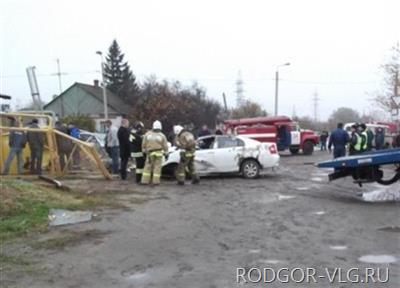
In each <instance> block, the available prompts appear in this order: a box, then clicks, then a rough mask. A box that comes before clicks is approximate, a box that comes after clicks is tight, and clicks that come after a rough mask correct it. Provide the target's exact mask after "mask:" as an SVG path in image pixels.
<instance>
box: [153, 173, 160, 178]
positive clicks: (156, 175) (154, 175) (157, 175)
mask: <svg viewBox="0 0 400 288" xmlns="http://www.w3.org/2000/svg"><path fill="white" fill-rule="evenodd" d="M153 177H157V178H159V177H161V174H155V173H154V174H153Z"/></svg>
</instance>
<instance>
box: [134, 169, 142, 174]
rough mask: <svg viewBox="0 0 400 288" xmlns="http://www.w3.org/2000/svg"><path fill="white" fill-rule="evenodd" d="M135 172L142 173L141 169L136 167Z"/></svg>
mask: <svg viewBox="0 0 400 288" xmlns="http://www.w3.org/2000/svg"><path fill="white" fill-rule="evenodd" d="M135 172H136V174H142V173H143V169H136V170H135Z"/></svg>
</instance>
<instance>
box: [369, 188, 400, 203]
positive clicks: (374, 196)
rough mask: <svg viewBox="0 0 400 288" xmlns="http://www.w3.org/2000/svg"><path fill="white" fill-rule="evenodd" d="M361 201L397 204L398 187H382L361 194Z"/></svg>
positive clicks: (399, 192) (399, 196)
mask: <svg viewBox="0 0 400 288" xmlns="http://www.w3.org/2000/svg"><path fill="white" fill-rule="evenodd" d="M362 199H363V200H364V201H366V202H397V201H400V187H399V185H392V186H389V187H382V188H378V189H376V190H373V191H370V192H366V193H363V194H362Z"/></svg>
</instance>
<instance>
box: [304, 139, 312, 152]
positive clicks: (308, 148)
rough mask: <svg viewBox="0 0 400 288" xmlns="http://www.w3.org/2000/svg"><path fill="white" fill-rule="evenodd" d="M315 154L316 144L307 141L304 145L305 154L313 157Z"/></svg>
mask: <svg viewBox="0 0 400 288" xmlns="http://www.w3.org/2000/svg"><path fill="white" fill-rule="evenodd" d="M313 152H314V143H313V142H311V141H306V142H305V143H304V145H303V154H304V155H311V154H313Z"/></svg>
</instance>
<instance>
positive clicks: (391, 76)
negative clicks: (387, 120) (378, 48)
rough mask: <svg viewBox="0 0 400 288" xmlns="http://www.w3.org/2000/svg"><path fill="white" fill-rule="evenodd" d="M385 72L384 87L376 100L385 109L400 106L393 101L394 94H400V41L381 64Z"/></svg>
mask: <svg viewBox="0 0 400 288" xmlns="http://www.w3.org/2000/svg"><path fill="white" fill-rule="evenodd" d="M381 69H382V70H383V73H384V79H383V89H382V91H380V92H379V93H377V95H376V96H375V98H374V101H375V102H376V103H377V104H378V105H379V106H380V107H381V108H383V109H384V110H385V111H388V112H390V111H392V109H395V108H397V109H398V108H400V107H398V106H397V105H396V103H395V102H394V101H393V97H394V96H400V95H399V94H400V91H399V89H400V88H399V86H400V79H399V77H400V47H399V43H397V45H395V46H393V47H392V48H391V53H390V56H389V58H388V60H387V61H386V63H385V64H383V65H382V66H381Z"/></svg>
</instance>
